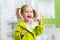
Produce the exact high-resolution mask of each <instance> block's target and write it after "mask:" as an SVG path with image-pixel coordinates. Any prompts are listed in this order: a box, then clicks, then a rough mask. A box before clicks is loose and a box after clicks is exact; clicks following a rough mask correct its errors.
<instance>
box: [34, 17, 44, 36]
mask: <svg viewBox="0 0 60 40" xmlns="http://www.w3.org/2000/svg"><path fill="white" fill-rule="evenodd" d="M35 20H36V21H38V22H39V24H38V25H37V26H36V28H35V29H34V33H35V34H36V35H40V34H42V33H44V24H43V23H42V20H41V19H38V18H36V19H35Z"/></svg>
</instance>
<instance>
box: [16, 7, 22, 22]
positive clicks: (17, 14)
mask: <svg viewBox="0 0 60 40" xmlns="http://www.w3.org/2000/svg"><path fill="white" fill-rule="evenodd" d="M19 10H20V8H16V16H17V19H18V21H20V19H21V17H20V14H19V13H20V12H19Z"/></svg>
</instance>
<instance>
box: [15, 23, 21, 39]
mask: <svg viewBox="0 0 60 40" xmlns="http://www.w3.org/2000/svg"><path fill="white" fill-rule="evenodd" d="M14 39H15V40H21V28H20V25H19V23H18V25H17V27H16V29H15V31H14Z"/></svg>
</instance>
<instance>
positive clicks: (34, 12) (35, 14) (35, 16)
mask: <svg viewBox="0 0 60 40" xmlns="http://www.w3.org/2000/svg"><path fill="white" fill-rule="evenodd" d="M33 14H34V18H37V12H36V10H34V9H33Z"/></svg>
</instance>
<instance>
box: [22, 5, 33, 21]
mask: <svg viewBox="0 0 60 40" xmlns="http://www.w3.org/2000/svg"><path fill="white" fill-rule="evenodd" d="M22 16H23V17H24V19H25V20H28V21H30V20H31V19H32V18H33V9H32V7H31V6H26V7H25V8H24V11H23V13H22Z"/></svg>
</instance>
